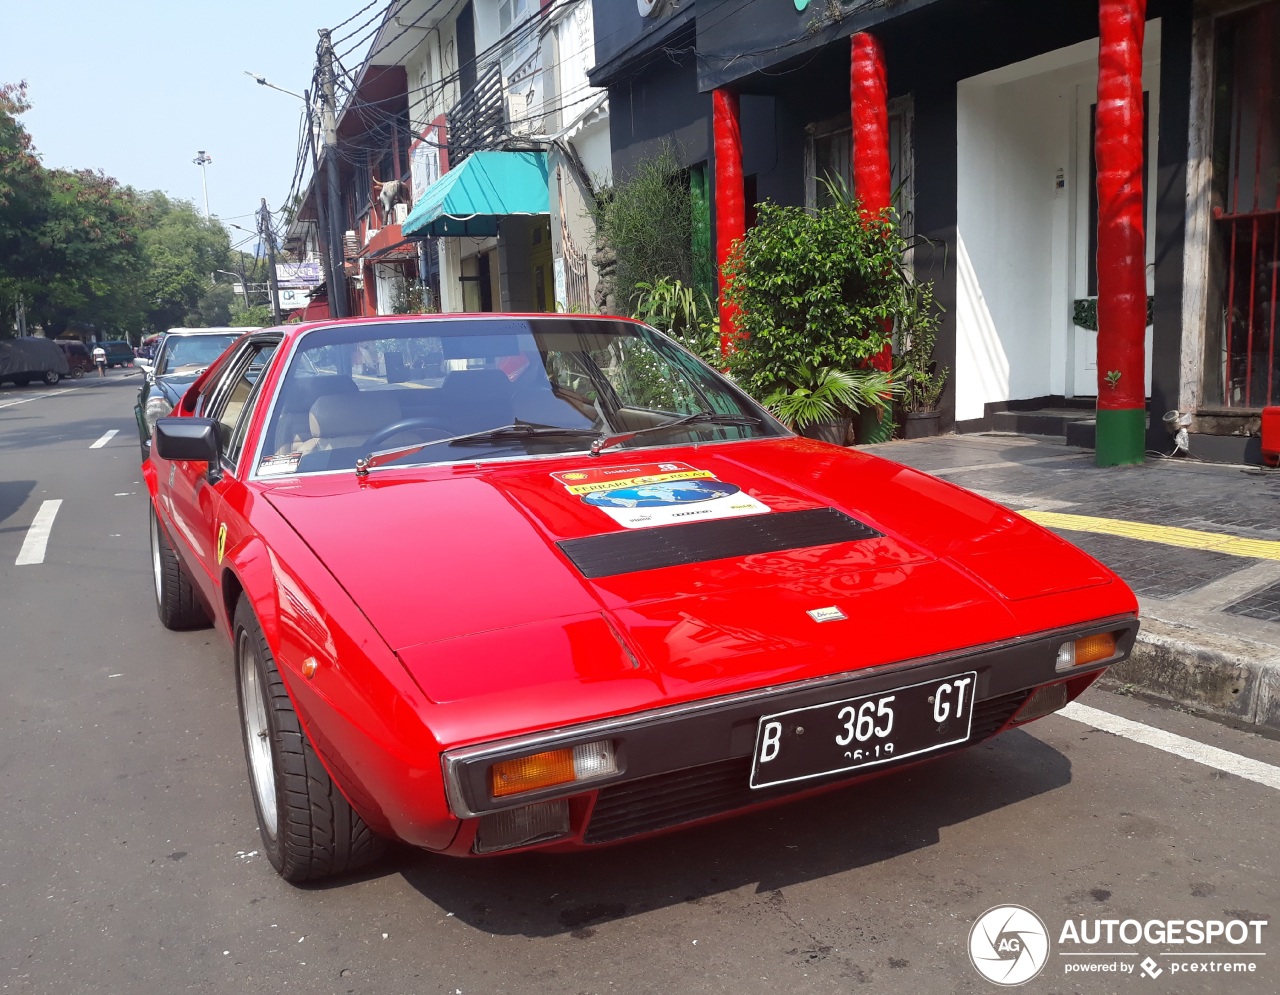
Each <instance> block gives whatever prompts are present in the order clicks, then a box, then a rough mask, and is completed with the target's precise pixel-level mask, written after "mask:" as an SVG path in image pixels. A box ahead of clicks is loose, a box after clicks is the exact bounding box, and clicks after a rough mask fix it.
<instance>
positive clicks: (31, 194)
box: [0, 83, 49, 332]
mask: <svg viewBox="0 0 1280 995" xmlns="http://www.w3.org/2000/svg"><path fill="white" fill-rule="evenodd" d="M30 106H31V105H30V103H29V102H28V101H27V87H26V84H25V83H18V84H8V85H5V86H0V316H9V315H12V314H13V308H14V305H15V304H17V303H18V300H19V298H23V299H30V294H31V292H32V290H33V289H34V288H35V286H36V285H37V284H38V281H39V277H40V270H39V265H38V263H37V262H36V260H35V259H34V257H33V256H30V255H28V253H27V252H26V251H25V250H26V249H28V248H29V247H30V236H31V233H32V232H33V231H35V230H36V229H38V228H39V227H41V226H42V225H43V224H44V221H45V218H46V213H47V207H48V201H49V191H48V184H47V178H46V176H45V170H44V167H43V166H42V165H41V164H40V159H39V157H38V156H37V155H36V153H35V147H34V146H33V144H32V141H31V136H30V135H29V134H28V133H27V130H26V128H24V127H23V126H22V123H21V122H20V121H19V120H18V117H19V115H21V114H22V113H24V112H25V111H26V110H27V109H28V108H29V107H30ZM0 329H4V330H5V331H6V332H7V331H8V329H9V322H8V320H7V318H6V317H0Z"/></svg>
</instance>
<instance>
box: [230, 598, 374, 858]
mask: <svg viewBox="0 0 1280 995" xmlns="http://www.w3.org/2000/svg"><path fill="white" fill-rule="evenodd" d="M232 633H233V639H234V645H235V665H236V697H237V699H238V700H239V703H240V732H241V739H242V740H243V742H244V754H245V762H246V764H247V765H248V768H249V786H250V789H251V791H250V793H251V794H252V796H253V807H254V811H255V813H256V814H257V817H258V831H259V833H260V834H261V836H262V846H263V850H264V852H265V853H266V855H267V859H268V860H269V861H271V866H272V867H274V868H275V869H276V871H277V872H278V873H279V874H280V876H281V877H282V878H284V879H285V880H286V881H290V882H293V883H295V884H297V883H301V882H303V881H316V880H319V879H320V878H327V877H331V876H333V875H335V874H343V873H345V872H347V871H353V870H356V869H357V868H360V867H364V866H365V865H367V864H370V863H372V862H373V861H375V860H377V859H378V858H379V857H381V856H382V855H383V854H384V853H385V852H386V849H387V841H386V840H385V839H383V838H382V837H381V836H378V835H377V834H376V833H374V832H373V830H371V829H370V828H369V827H368V825H367V824H366V823H365V821H364V820H363V819H362V818H360V816H359V815H358V814H357V813H356V811H355V809H353V808H352V807H351V805H350V803H349V802H348V801H347V799H346V798H345V797H344V796H343V794H342V792H341V791H339V790H338V788H337V786H336V785H335V784H334V783H333V780H332V779H331V778H330V777H329V772H328V771H327V770H325V768H324V764H322V763H321V762H320V758H319V757H318V756H316V752H315V750H314V749H313V748H312V746H311V741H310V740H309V739H308V738H307V735H306V733H304V732H303V730H302V725H301V723H299V721H298V715H297V713H296V712H295V711H294V710H293V702H292V701H290V700H289V693H288V692H287V691H286V690H285V687H284V682H283V681H282V680H281V679H280V672H279V670H277V669H276V663H275V658H274V657H272V655H271V650H270V648H269V647H268V646H267V641H266V639H265V638H264V636H263V635H262V627H261V626H260V625H259V624H258V619H257V616H255V615H254V613H253V609H252V607H251V606H250V605H249V602H248V600H247V599H245V598H241V599H240V603H239V604H238V605H237V606H236V614H235V621H234V623H233V625H232Z"/></svg>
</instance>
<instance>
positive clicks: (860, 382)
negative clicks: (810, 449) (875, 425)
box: [764, 364, 902, 446]
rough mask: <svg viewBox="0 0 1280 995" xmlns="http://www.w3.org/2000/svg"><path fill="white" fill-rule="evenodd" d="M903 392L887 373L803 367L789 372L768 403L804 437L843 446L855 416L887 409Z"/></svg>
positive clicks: (791, 427)
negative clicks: (890, 402)
mask: <svg viewBox="0 0 1280 995" xmlns="http://www.w3.org/2000/svg"><path fill="white" fill-rule="evenodd" d="M901 393H902V388H901V385H900V384H898V383H896V382H895V381H894V379H893V375H892V374H890V373H886V372H885V371H883V370H876V369H861V368H860V369H855V370H837V369H833V368H832V367H830V366H823V367H819V368H814V367H810V366H807V365H805V364H801V365H799V366H796V367H793V368H791V369H789V370H787V371H786V373H785V374H784V375H783V376H782V378H781V383H780V384H779V386H778V387H776V388H775V389H774V390H773V392H772V393H770V394H769V396H767V397H766V398H765V399H764V404H765V406H766V407H767V408H769V409H770V410H771V411H772V412H773V413H774V414H775V415H777V416H778V418H779V420H780V421H782V423H783V424H785V425H786V426H787V427H788V428H790V429H792V430H794V431H797V432H799V433H800V434H801V435H804V436H807V437H809V438H811V439H821V440H822V441H824V442H834V443H835V444H836V445H839V446H843V445H846V444H847V443H848V435H849V430H850V427H851V416H852V415H854V414H857V413H858V412H860V411H864V410H882V409H884V408H887V407H888V399H889V398H891V397H896V396H900V395H901Z"/></svg>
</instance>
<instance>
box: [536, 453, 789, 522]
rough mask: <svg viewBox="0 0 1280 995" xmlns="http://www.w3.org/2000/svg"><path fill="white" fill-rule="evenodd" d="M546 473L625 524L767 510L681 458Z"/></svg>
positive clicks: (733, 515)
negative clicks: (668, 460)
mask: <svg viewBox="0 0 1280 995" xmlns="http://www.w3.org/2000/svg"><path fill="white" fill-rule="evenodd" d="M551 476H552V477H554V478H555V479H556V480H557V481H558V482H559V483H560V484H561V485H563V487H564V488H565V490H567V491H568V492H569V493H570V494H573V495H576V496H577V497H579V498H581V499H582V502H583V503H584V504H588V505H590V506H591V507H593V508H599V509H600V510H601V511H602V512H604V513H605V514H606V515H608V516H609V517H610V518H612V519H613V520H614V521H615V522H617V523H618V524H619V525H621V526H623V527H624V528H628V529H645V528H652V527H653V526H655V525H674V524H676V523H679V522H696V521H700V520H705V519H710V518H738V517H741V516H743V515H767V514H768V513H769V512H770V511H771V510H772V509H771V508H770V507H769V506H768V505H766V504H762V503H761V502H759V501H757V500H756V499H755V498H753V497H751V496H750V495H748V494H744V493H743V492H742V488H740V487H738V486H737V485H736V484H730V483H726V482H725V481H723V480H717V479H716V476H715V474H713V473H712V472H711V471H710V470H699V469H698V468H696V467H692V466H689V465H688V464H687V463H643V464H640V465H637V466H607V467H590V468H586V469H582V470H570V471H567V472H562V473H553V474H552V475H551Z"/></svg>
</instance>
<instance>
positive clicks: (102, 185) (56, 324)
mask: <svg viewBox="0 0 1280 995" xmlns="http://www.w3.org/2000/svg"><path fill="white" fill-rule="evenodd" d="M47 176H48V187H49V191H50V197H49V201H48V208H47V216H46V219H45V223H44V224H43V225H41V226H40V227H38V228H37V229H35V231H34V232H32V233H30V235H31V238H32V243H31V248H30V251H31V252H32V254H33V255H34V256H35V258H36V261H37V264H38V265H39V266H40V270H41V272H40V273H39V283H38V285H37V286H35V287H31V288H29V292H30V294H31V305H30V307H29V308H28V310H29V312H30V314H31V316H32V317H33V319H34V320H35V321H37V322H39V323H40V324H41V325H43V326H44V328H45V331H46V333H47V334H50V335H57V334H58V333H59V332H61V331H62V330H64V329H65V328H67V327H68V326H70V325H79V326H82V327H89V328H94V329H100V330H101V331H102V332H104V333H109V335H112V336H114V335H121V336H124V335H127V334H128V333H129V332H130V331H133V332H134V337H135V338H136V337H137V332H138V329H139V326H140V324H141V323H142V321H143V299H142V296H141V294H140V292H139V282H140V280H141V278H142V277H143V274H144V272H145V269H146V263H145V259H144V256H143V251H142V246H141V244H140V241H139V239H140V235H141V231H140V227H139V223H140V217H139V209H138V203H137V199H136V196H135V194H134V192H133V191H132V190H130V189H128V188H126V187H121V186H120V184H119V183H117V182H116V181H115V180H114V179H112V178H111V177H109V176H106V175H104V174H102V173H93V172H90V171H89V170H79V171H76V172H69V171H65V170H49V171H48V172H47Z"/></svg>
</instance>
